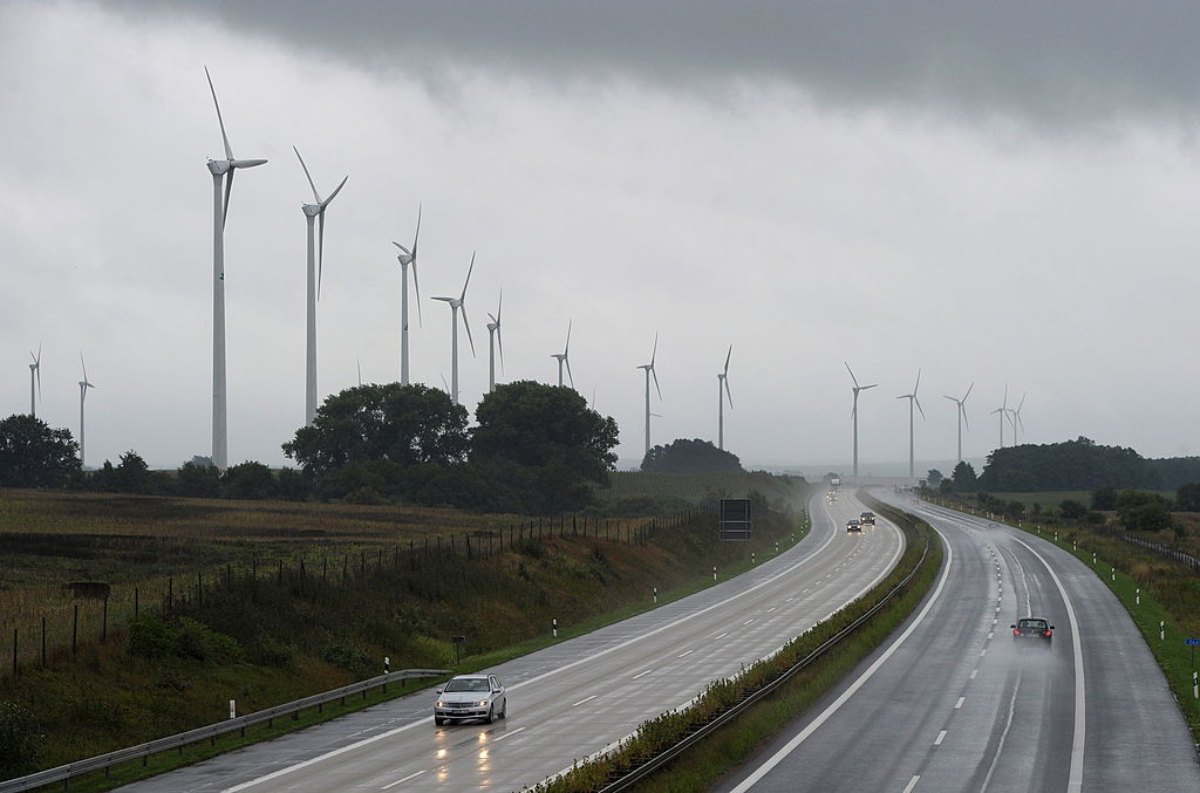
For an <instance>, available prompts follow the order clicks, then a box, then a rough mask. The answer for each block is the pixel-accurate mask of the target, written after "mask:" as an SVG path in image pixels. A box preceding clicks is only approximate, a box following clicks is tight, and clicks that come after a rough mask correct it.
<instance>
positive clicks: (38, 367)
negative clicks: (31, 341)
mask: <svg viewBox="0 0 1200 793" xmlns="http://www.w3.org/2000/svg"><path fill="white" fill-rule="evenodd" d="M29 357H30V358H32V359H33V363H31V364H29V415H30V417H31V418H37V403H35V402H34V399H33V396H34V394H33V381H34V379H35V378H36V379H37V395H38V396H39V397H40V396H41V395H42V345H40V344H39V345H38V351H37V355H34V354H33V352H32V351H31V352H30V353H29Z"/></svg>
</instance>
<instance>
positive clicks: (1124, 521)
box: [1117, 490, 1171, 531]
mask: <svg viewBox="0 0 1200 793" xmlns="http://www.w3.org/2000/svg"><path fill="white" fill-rule="evenodd" d="M1117 520H1118V521H1120V523H1121V525H1122V526H1124V527H1125V529H1126V530H1128V531H1161V530H1162V529H1165V528H1168V527H1169V526H1170V525H1171V513H1170V512H1169V511H1168V510H1167V505H1166V503H1165V502H1164V501H1163V499H1162V497H1161V496H1159V495H1158V494H1157V493H1145V492H1142V491H1139V490H1122V491H1121V492H1120V493H1118V494H1117Z"/></svg>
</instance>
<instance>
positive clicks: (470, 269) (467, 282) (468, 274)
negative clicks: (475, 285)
mask: <svg viewBox="0 0 1200 793" xmlns="http://www.w3.org/2000/svg"><path fill="white" fill-rule="evenodd" d="M474 270H475V251H471V266H470V267H468V268H467V280H465V281H463V290H462V294H461V295H459V297H458V302H460V303H461V302H462V301H464V300H466V299H467V285H468V284H470V283H471V273H472V272H474Z"/></svg>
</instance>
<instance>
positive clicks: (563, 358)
mask: <svg viewBox="0 0 1200 793" xmlns="http://www.w3.org/2000/svg"><path fill="white" fill-rule="evenodd" d="M574 322H575V320H568V321H567V343H566V344H565V345H564V346H563V351H562V352H561V353H558V352H556V353H552V354H551V355H550V357H551V358H553V359H554V360H556V361H558V387H559V388H562V384H563V379H562V374H563V364H566V366H567V377H568V378H570V381H571V388H574V387H575V375H573V374H571V326H572V325H573V324H574Z"/></svg>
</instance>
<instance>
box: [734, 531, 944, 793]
mask: <svg viewBox="0 0 1200 793" xmlns="http://www.w3.org/2000/svg"><path fill="white" fill-rule="evenodd" d="M934 531H937V533H938V536H940V537H942V539H943V540H945V535H943V534H942V533H941V532H940V531H938V529H937V528H936V527H935V528H934ZM943 548H944V549H945V551H946V559H945V561H944V563H943V566H942V575H941V577H940V578H939V579H938V584H937V586H936V587H935V588H934V590H933V595H932V596H930V598H929V601H928V602H927V603H926V604H925V607H924V608H923V609H921V612H920V614H918V615H917V618H916V619H915V620H913V621H912V623H911V624H910V625H909V626H908V627H907V628H905V630H904V632H903V633H901V634H900V636H899V637H897V639H896V641H894V642H892V644H891V646H890V647H888V648H887V649H886V650H884V651H883V654H882V655H880V656H879V657H878V658H876V659H875V662H874V663H872V664H871V665H870V666H869V667H867V670H866V671H865V672H863V673H862V674H861V675H859V676H858V679H857V680H855V681H854V682H853V683H851V684H850V686H849V687H848V688H847V689H846V690H845V691H843V692H842V694H841V696H839V697H838V698H837V699H836V700H834V701H833V703H832V704H831V705H830V706H829V707H827V708H826V709H825V710H823V711H822V712H821V714H820V715H819V716H817V717H816V718H815V719H813V720H812V721H811V722H810V723H809V724H808V726H806V727H805V728H804V729H803V730H801V731H800V732H799V733H798V734H797V735H796V737H794V738H792V739H791V740H790V741H788V742H787V743H786V744H784V746H783V748H782V749H780V750H779V751H777V752H776V753H775V754H773V755H771V757H769V758H768V759H767V760H766V762H764V763H763V764H762V765H760V766H759V767H758V768H756V769H754V771H753V773H751V774H750V776H748V777H746V778H745V779H744V780H742V782H741V784H739V785H738V786H737V787H735V788H734V789H733V790H732V791H731V792H730V793H745V792H746V791H747V790H749V789H750V788H752V787H754V785H756V784H758V782H759V780H761V779H762V778H763V777H765V776H766V775H767V774H769V773H770V772H771V770H772V769H774V768H775V766H777V765H779V764H780V763H781V762H783V760H784V758H786V757H787V756H788V755H789V754H791V753H792V752H794V751H796V748H797V747H799V746H800V744H802V743H804V742H805V741H806V740H808V738H809V736H811V735H812V734H813V733H814V732H816V731H817V730H819V729H820V728H821V726H822V725H824V724H825V722H827V721H829V719H830V718H832V717H833V715H834V714H835V713H837V712H838V710H840V709H841V707H842V706H843V705H845V704H846V703H847V702H849V701H850V698H851V697H853V696H854V695H855V694H857V693H858V690H859V689H860V688H862V687H863V686H864V685H866V683H867V681H868V680H870V679H871V678H872V677H874V676H875V673H876V672H877V671H879V667H881V666H883V664H884V663H885V662H886V661H887V660H888V659H889V658H891V657H892V656H893V655H894V654H895V653H896V651H897V650H899V649H900V645H902V644H903V643H904V641H905V640H906V639H907V638H908V637H909V636H911V635H912V633H913V631H915V630H916V629H917V628H918V627H919V626H920V625H921V623H922V622H923V621H924V620H925V617H926V616H927V615H928V614H929V610H930V609H932V608H933V605H934V604H935V603H937V601H938V598H939V597H941V594H942V590H943V589H945V587H946V579H947V578H948V577H949V575H950V566H951V563H952V562H953V561H954V550H953V549H952V548H951V547H950V543H948V542H944V543H943ZM918 779H920V777H919V776H915V777H913V779H912V782H910V783H909V787H908V788H907V790H909V791H911V790H912V787H913V786H915V785H916V783H917V780H918Z"/></svg>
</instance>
